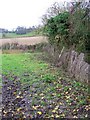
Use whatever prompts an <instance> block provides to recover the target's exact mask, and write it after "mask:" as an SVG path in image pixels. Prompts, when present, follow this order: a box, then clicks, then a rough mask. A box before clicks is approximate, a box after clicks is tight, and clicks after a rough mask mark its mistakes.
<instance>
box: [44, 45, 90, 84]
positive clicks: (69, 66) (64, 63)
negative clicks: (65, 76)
mask: <svg viewBox="0 0 90 120" xmlns="http://www.w3.org/2000/svg"><path fill="white" fill-rule="evenodd" d="M44 50H45V51H47V52H48V53H49V54H50V55H51V56H52V57H53V59H56V60H57V62H56V64H57V66H58V67H64V69H65V70H66V71H67V72H68V73H69V75H70V76H71V77H75V79H77V80H78V81H81V82H84V83H88V82H89V76H90V64H88V63H86V62H85V61H84V57H85V56H84V53H80V54H79V53H77V52H76V51H74V50H70V51H64V52H63V53H62V55H61V57H60V58H59V54H58V53H56V52H55V51H54V49H53V47H51V46H47V47H46V48H44ZM56 54H57V55H56Z"/></svg>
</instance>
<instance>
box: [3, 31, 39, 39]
mask: <svg viewBox="0 0 90 120" xmlns="http://www.w3.org/2000/svg"><path fill="white" fill-rule="evenodd" d="M37 35H41V34H38V33H37V32H36V31H32V32H29V33H26V34H21V35H20V34H16V33H6V34H5V36H4V38H18V37H33V36H37Z"/></svg>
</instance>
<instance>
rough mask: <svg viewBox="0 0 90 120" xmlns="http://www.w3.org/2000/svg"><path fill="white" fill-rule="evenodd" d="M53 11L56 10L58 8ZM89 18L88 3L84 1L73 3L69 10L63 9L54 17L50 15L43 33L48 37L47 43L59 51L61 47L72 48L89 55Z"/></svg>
mask: <svg viewBox="0 0 90 120" xmlns="http://www.w3.org/2000/svg"><path fill="white" fill-rule="evenodd" d="M54 7H55V6H54ZM55 9H58V7H56V8H55ZM59 9H60V8H59ZM70 9H71V10H70ZM52 10H53V9H52V8H51V11H52ZM89 18H90V14H89V2H87V3H86V2H84V0H83V1H82V2H74V3H72V7H71V8H69V10H67V9H66V10H65V9H64V11H60V12H59V13H58V15H57V14H56V16H55V15H54V16H52V14H51V17H50V16H49V18H48V17H47V18H46V21H45V27H44V32H45V33H46V35H47V36H48V37H49V42H50V43H51V44H53V45H56V46H57V47H58V48H59V49H60V47H63V46H65V47H66V48H71V47H72V46H73V48H74V49H75V50H77V51H78V52H84V53H89V51H90V48H89V38H90V20H89Z"/></svg>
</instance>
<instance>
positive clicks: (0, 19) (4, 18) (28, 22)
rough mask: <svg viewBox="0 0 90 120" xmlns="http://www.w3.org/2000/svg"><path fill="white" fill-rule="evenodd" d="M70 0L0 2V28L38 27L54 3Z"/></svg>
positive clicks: (0, 0)
mask: <svg viewBox="0 0 90 120" xmlns="http://www.w3.org/2000/svg"><path fill="white" fill-rule="evenodd" d="M64 1H67V2H69V1H70V0H0V28H6V29H13V28H16V27H17V26H26V27H29V26H33V25H38V24H39V23H40V21H41V16H42V15H43V14H45V12H46V10H47V8H49V7H50V6H51V5H52V4H53V3H54V2H60V3H62V2H64Z"/></svg>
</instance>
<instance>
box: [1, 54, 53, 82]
mask: <svg viewBox="0 0 90 120" xmlns="http://www.w3.org/2000/svg"><path fill="white" fill-rule="evenodd" d="M38 54H41V53H26V54H3V55H2V61H3V62H2V71H3V74H4V75H6V76H9V79H13V76H14V75H15V76H18V77H19V78H21V81H22V82H24V83H25V82H26V83H27V82H29V83H33V82H34V81H37V80H41V79H42V80H45V81H47V82H50V81H52V80H54V79H55V77H54V76H53V73H51V72H50V71H49V64H47V63H45V62H43V61H41V60H37V56H38ZM47 70H48V71H49V73H46V74H45V72H47Z"/></svg>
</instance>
